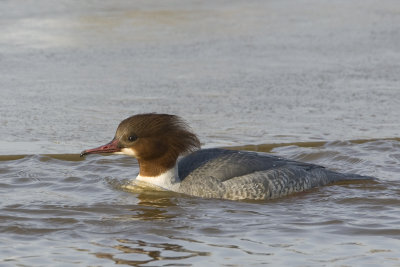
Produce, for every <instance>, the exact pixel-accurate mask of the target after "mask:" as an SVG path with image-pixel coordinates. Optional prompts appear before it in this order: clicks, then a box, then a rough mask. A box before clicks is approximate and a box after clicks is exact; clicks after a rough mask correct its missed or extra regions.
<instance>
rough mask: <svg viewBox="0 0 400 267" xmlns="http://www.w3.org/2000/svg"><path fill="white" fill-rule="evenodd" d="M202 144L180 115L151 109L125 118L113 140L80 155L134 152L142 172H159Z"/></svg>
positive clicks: (144, 173) (170, 166)
mask: <svg viewBox="0 0 400 267" xmlns="http://www.w3.org/2000/svg"><path fill="white" fill-rule="evenodd" d="M199 147H200V141H199V139H198V138H197V136H196V135H195V134H194V133H192V132H191V131H190V129H189V127H188V126H187V124H186V123H185V122H184V121H183V120H182V119H181V118H179V117H178V116H175V115H168V114H155V113H150V114H138V115H134V116H132V117H129V118H127V119H125V120H123V121H122V122H121V123H120V124H119V126H118V128H117V132H116V133H115V137H114V139H113V140H112V141H111V142H110V143H108V144H106V145H104V146H100V147H98V148H94V149H88V150H84V151H82V153H81V156H84V155H87V154H95V153H113V154H125V155H129V156H133V157H135V158H136V159H137V160H138V162H139V167H140V175H141V176H157V175H160V174H161V173H163V172H165V171H166V170H168V169H170V168H172V167H173V166H174V165H175V163H176V160H177V158H178V156H179V155H180V154H183V153H187V152H191V151H194V150H195V149H197V148H199Z"/></svg>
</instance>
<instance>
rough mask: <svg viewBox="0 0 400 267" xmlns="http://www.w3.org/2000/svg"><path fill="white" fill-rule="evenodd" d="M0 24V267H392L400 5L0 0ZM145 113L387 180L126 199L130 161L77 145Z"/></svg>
mask: <svg viewBox="0 0 400 267" xmlns="http://www.w3.org/2000/svg"><path fill="white" fill-rule="evenodd" d="M0 25H1V28H2V31H1V32H0V125H1V127H0V137H1V140H0V195H1V201H0V207H1V211H0V266H3V265H4V266H16V265H17V266H74V265H77V266H110V265H114V264H121V265H145V266H146V265H147V266H161V265H195V266H204V264H210V265H239V266H251V265H256V266H258V265H263V264H270V265H274V266H343V265H348V266H382V265H383V266H400V257H399V255H400V253H399V252H400V228H399V224H400V208H399V207H400V205H399V204H400V197H399V196H400V182H399V181H400V177H399V173H400V170H399V168H400V167H399V166H400V164H399V163H400V152H399V151H400V140H399V139H398V138H399V136H400V135H399V125H400V116H399V114H398V107H399V106H400V105H399V104H400V89H399V88H400V83H399V73H400V63H399V62H400V51H399V47H400V35H399V28H398V27H397V25H400V9H399V5H398V3H397V1H394V0H393V1H389V0H388V1H372V0H370V1H363V3H362V5H361V4H360V3H358V1H335V2H331V1H311V0H302V1H295V2H294V1H252V2H247V1H229V2H224V1H221V2H218V3H211V2H210V3H203V2H188V1H164V2H162V3H160V2H157V1H145V2H136V1H113V2H112V3H111V2H110V3H108V2H104V3H103V2H95V1H91V2H82V3H77V2H70V1H57V4H55V3H53V2H52V1H40V2H37V1H31V2H30V1H24V3H23V4H22V3H20V2H19V1H2V2H0ZM141 112H167V113H174V114H178V115H181V116H182V117H184V118H185V119H186V120H187V121H188V122H189V123H190V125H191V126H192V127H193V130H194V131H195V132H196V133H198V135H199V138H200V140H201V141H202V144H203V146H204V147H216V146H217V147H221V146H225V147H226V146H227V147H230V148H232V147H238V148H239V149H250V150H259V151H266V152H270V153H274V154H276V155H280V156H284V157H287V158H291V159H296V160H300V161H306V162H312V163H316V164H321V165H324V166H327V167H329V168H331V169H334V170H338V171H343V172H354V173H358V174H364V175H372V176H375V177H377V178H378V179H379V180H378V181H377V182H358V183H341V184H335V185H332V186H326V187H322V188H317V189H313V190H311V191H309V192H306V193H301V194H297V195H293V196H290V197H287V198H283V199H279V200H274V201H256V202H238V201H226V200H213V199H199V198H193V197H188V196H182V195H178V194H175V193H170V192H160V191H151V190H148V189H143V190H139V189H138V190H135V191H129V190H128V189H127V188H126V186H125V185H126V184H127V183H129V180H130V179H132V178H134V177H135V175H136V174H137V172H138V166H137V163H136V161H135V160H134V159H131V158H127V157H122V156H109V157H105V156H99V155H93V156H90V157H87V158H85V159H82V158H79V157H78V153H79V152H80V151H81V150H83V149H86V148H91V147H95V146H98V145H101V144H104V143H106V142H108V141H109V140H111V138H112V136H113V135H114V131H115V128H116V126H117V125H118V123H119V121H120V120H122V119H123V118H125V117H127V116H129V115H132V114H135V113H141ZM335 140H340V141H335ZM348 140H353V141H348Z"/></svg>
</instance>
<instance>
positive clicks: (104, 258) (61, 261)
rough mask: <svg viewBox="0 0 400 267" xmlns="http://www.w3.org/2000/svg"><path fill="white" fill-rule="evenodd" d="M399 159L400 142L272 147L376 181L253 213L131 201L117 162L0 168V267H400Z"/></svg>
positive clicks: (160, 196)
mask: <svg viewBox="0 0 400 267" xmlns="http://www.w3.org/2000/svg"><path fill="white" fill-rule="evenodd" d="M260 147H261V146H260ZM399 151H400V141H399V140H376V141H369V142H364V143H361V144H358V143H355V142H331V143H326V144H322V145H321V146H307V144H301V146H299V144H293V145H287V146H279V147H275V148H274V149H272V152H273V153H275V154H278V155H282V156H285V157H289V158H292V159H297V160H303V161H308V162H313V163H317V164H323V165H326V166H332V167H333V168H334V169H336V170H339V171H352V172H356V173H360V174H370V175H374V176H376V177H378V178H379V180H378V181H377V182H357V183H341V184H335V185H332V186H326V187H323V188H317V189H313V190H311V191H309V192H306V193H300V194H297V195H294V196H291V197H287V198H283V199H279V200H274V201H254V202H238V201H225V200H213V199H200V198H194V197H189V196H184V195H179V194H176V193H171V192H162V191H151V190H149V189H145V190H143V191H140V190H136V191H135V192H132V191H129V190H127V189H125V188H126V187H125V186H124V185H126V184H127V183H129V179H131V178H132V177H134V176H135V175H136V174H137V172H138V166H137V163H136V162H135V160H134V159H131V158H128V157H123V156H107V157H105V156H97V155H96V156H90V157H87V158H86V159H85V160H82V159H81V158H79V156H78V155H30V156H20V157H14V158H12V157H8V158H7V157H2V159H1V161H0V173H1V174H0V179H1V184H0V193H1V196H2V201H1V211H2V212H1V215H0V231H1V251H2V254H1V259H2V263H3V264H7V263H8V264H9V265H10V266H14V265H17V264H20V265H26V266H31V265H74V264H75V265H79V266H82V265H90V266H93V265H101V266H104V265H110V264H111V263H118V264H126V265H140V264H150V265H157V266H160V265H168V264H171V265H180V264H183V265H185V264H189V265H191V264H194V265H197V264H198V265H202V264H204V263H205V262H208V263H209V264H218V265H243V266H244V265H245V266H249V265H259V264H273V265H285V266H288V265H298V264H299V262H301V265H303V266H307V265H315V266H320V265H325V264H328V265H330V264H333V265H358V266H361V265H362V266H364V265H376V266H381V264H382V262H383V263H385V265H387V266H391V265H393V266H395V265H399V264H400V257H399V255H400V254H399V249H400V228H399V223H400V176H399V173H400V167H399V166H400V152H399Z"/></svg>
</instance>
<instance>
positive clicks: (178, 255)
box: [93, 239, 211, 266]
mask: <svg viewBox="0 0 400 267" xmlns="http://www.w3.org/2000/svg"><path fill="white" fill-rule="evenodd" d="M115 241H116V242H117V244H116V245H113V246H107V245H104V244H100V243H93V244H94V245H96V246H99V247H102V248H109V249H108V250H112V251H114V250H116V252H115V253H114V254H113V253H107V252H95V253H93V254H94V255H95V256H96V257H98V258H106V259H109V260H111V261H114V262H115V263H116V264H126V265H130V266H138V265H142V264H147V263H150V262H154V261H157V262H158V263H157V265H159V264H160V263H159V261H174V260H177V261H181V260H184V259H188V258H193V257H197V256H210V255H211V253H209V252H204V251H197V250H191V249H187V248H185V247H184V246H182V245H179V244H172V243H165V242H161V243H158V242H147V241H144V240H140V239H138V240H131V239H116V240H115Z"/></svg>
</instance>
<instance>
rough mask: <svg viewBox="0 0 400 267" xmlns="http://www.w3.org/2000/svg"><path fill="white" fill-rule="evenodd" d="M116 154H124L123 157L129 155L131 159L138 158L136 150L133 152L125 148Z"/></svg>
mask: <svg viewBox="0 0 400 267" xmlns="http://www.w3.org/2000/svg"><path fill="white" fill-rule="evenodd" d="M115 154H123V155H128V156H131V157H136V153H135V150H133V149H132V148H123V149H121V152H117V153H115Z"/></svg>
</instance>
